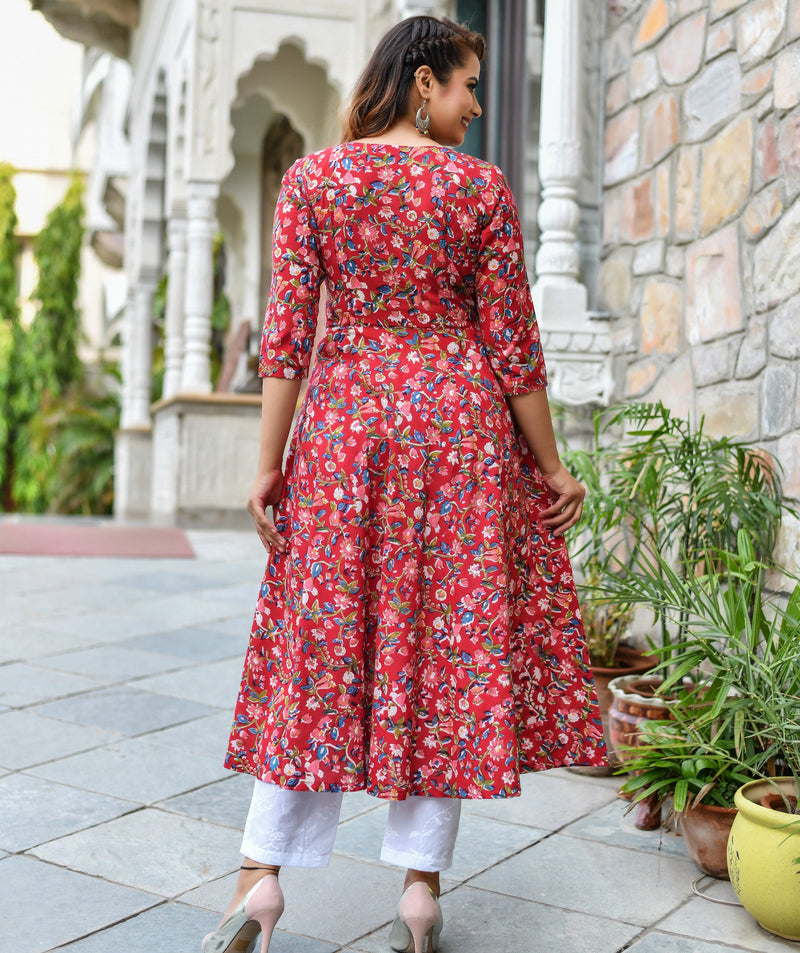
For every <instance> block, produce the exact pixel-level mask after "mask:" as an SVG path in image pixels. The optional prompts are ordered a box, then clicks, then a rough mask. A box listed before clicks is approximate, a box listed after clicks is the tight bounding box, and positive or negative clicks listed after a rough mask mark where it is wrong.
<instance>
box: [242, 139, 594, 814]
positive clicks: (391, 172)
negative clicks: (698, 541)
mask: <svg viewBox="0 0 800 953" xmlns="http://www.w3.org/2000/svg"><path fill="white" fill-rule="evenodd" d="M323 279H324V280H325V283H326V290H327V315H326V332H325V335H324V337H323V339H322V341H321V343H320V345H319V347H318V353H317V360H316V362H315V364H314V367H313V370H312V373H311V378H310V381H309V387H308V390H307V393H306V396H305V398H304V401H303V404H302V407H301V410H300V413H299V416H298V420H297V423H296V426H295V431H294V436H293V438H292V443H291V446H290V450H289V454H288V457H287V462H286V467H285V477H286V481H285V489H284V495H283V499H282V500H281V503H280V506H279V507H278V508H277V512H276V522H277V526H278V530H279V532H281V533H282V534H283V535H284V536H285V537H286V538H287V540H288V549H287V551H286V552H285V553H278V552H272V553H271V554H270V556H269V560H268V563H267V567H266V572H265V575H264V580H263V583H262V586H261V592H260V596H259V599H258V602H257V606H256V612H255V618H254V622H253V628H252V633H251V638H250V644H249V648H248V652H247V656H246V659H245V665H244V673H243V678H242V685H241V690H240V693H239V698H238V702H237V706H236V712H235V722H234V726H233V730H232V732H231V736H230V743H229V751H228V756H227V760H226V764H227V766H228V767H230V768H232V769H235V770H238V771H245V772H248V773H250V774H253V775H255V776H256V777H259V778H261V779H262V780H264V781H270V782H273V783H277V784H280V785H283V786H286V787H290V788H295V789H297V790H319V791H322V790H329V791H350V790H361V789H366V790H367V791H369V792H370V793H371V794H374V795H377V796H379V797H385V798H404V797H407V796H409V795H433V796H445V797H469V798H488V797H502V796H511V795H516V794H518V793H519V790H520V788H519V775H520V772H523V771H533V770H541V769H545V768H551V767H557V766H560V765H569V764H603V763H605V750H604V746H603V731H602V726H601V722H600V717H599V713H598V709H597V702H596V697H595V694H594V688H593V684H592V680H591V674H590V670H589V668H588V663H587V657H586V651H585V644H584V638H583V632H582V627H581V623H580V615H579V610H578V604H577V600H576V596H575V588H574V583H573V578H572V573H571V569H570V564H569V559H568V557H567V553H566V550H565V548H564V544H563V541H562V540H561V539H560V538H556V537H554V536H553V535H552V534H551V533H550V532H549V531H548V530H547V529H546V528H544V527H542V526H540V525H539V524H538V522H537V514H538V513H539V512H540V510H541V509H543V508H544V507H545V506H546V505H548V502H549V495H548V491H547V488H546V486H545V484H544V482H543V480H542V478H541V474H540V473H539V471H538V469H537V468H536V464H535V462H534V460H533V458H532V456H531V454H530V452H529V450H528V448H527V447H526V445H525V441H524V438H523V437H522V436H521V434H519V433H518V432H517V431H516V429H515V426H514V423H513V420H512V417H511V414H510V412H509V409H508V405H507V402H506V400H505V398H506V396H508V395H510V394H520V393H525V392H527V391H530V390H534V389H538V388H543V387H545V386H546V376H545V368H544V362H543V358H542V354H541V348H540V342H539V333H538V329H537V325H536V318H535V315H534V311H533V306H532V303H531V297H530V290H529V287H528V281H527V276H526V272H525V264H524V260H523V253H522V237H521V233H520V227H519V222H518V217H517V213H516V210H515V206H514V202H513V198H512V196H511V193H510V191H509V189H508V186H507V185H506V183H505V181H504V179H503V177H502V174H501V173H500V171H499V170H498V169H497V168H496V167H494V166H492V165H489V164H488V163H485V162H482V161H480V160H477V159H474V158H472V157H470V156H466V155H462V154H460V153H457V152H454V151H452V150H449V149H443V148H440V147H430V148H428V147H422V148H419V147H410V148H404V147H398V146H390V145H384V144H366V143H349V144H344V145H340V146H336V147H333V148H331V149H327V150H324V151H322V152H319V153H315V154H313V155H311V156H308V157H306V158H304V159H301V160H299V161H298V162H297V163H295V165H294V166H293V167H292V168H291V169H290V170H289V171H288V172H287V174H286V176H285V177H284V181H283V187H282V191H281V196H280V198H279V201H278V206H277V210H276V217H275V228H274V234H273V276H272V286H271V293H270V302H269V306H268V309H267V314H266V318H265V325H264V335H263V340H262V351H261V360H260V373H261V374H262V376H282V377H287V378H294V377H298V376H302V375H304V374H306V373H307V371H308V368H309V365H310V359H311V350H312V342H313V339H314V333H315V327H316V312H317V305H318V300H319V286H320V283H321V281H322V280H323Z"/></svg>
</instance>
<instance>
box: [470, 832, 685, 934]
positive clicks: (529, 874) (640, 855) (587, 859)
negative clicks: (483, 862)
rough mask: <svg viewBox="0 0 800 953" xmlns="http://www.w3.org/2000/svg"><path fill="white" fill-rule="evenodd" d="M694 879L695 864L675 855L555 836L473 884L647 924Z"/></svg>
mask: <svg viewBox="0 0 800 953" xmlns="http://www.w3.org/2000/svg"><path fill="white" fill-rule="evenodd" d="M695 878H696V870H695V867H694V865H693V864H692V863H690V862H689V861H686V860H681V859H680V858H677V857H665V856H654V855H652V854H649V853H646V852H643V851H637V850H629V849H627V848H624V847H616V846H614V845H613V844H603V843H598V842H595V841H583V840H578V839H577V838H573V837H567V836H565V835H563V834H553V835H552V836H550V837H548V838H547V839H546V840H543V841H541V842H540V843H538V844H534V845H533V847H529V848H528V849H527V850H524V851H522V853H520V854H517V855H516V856H515V857H511V858H509V859H508V860H505V861H503V862H502V863H500V864H497V866H495V867H493V868H492V869H491V870H489V871H487V873H485V874H481V875H480V876H478V877H476V878H475V880H473V881H471V884H472V885H473V886H476V887H481V888H483V889H486V890H494V891H496V892H498V893H505V894H509V895H510V896H516V897H523V898H525V899H527V900H535V901H537V902H539V903H546V904H550V905H552V906H557V907H563V908H565V909H567V910H577V911H579V912H582V913H588V914H591V915H594V916H604V917H609V918H611V919H614V920H622V921H625V922H627V923H632V924H639V925H641V926H648V925H649V924H651V923H654V922H656V921H657V920H659V919H660V918H661V917H664V916H666V915H667V914H669V913H671V912H672V911H673V910H674V909H675V908H676V907H678V906H680V905H681V904H682V903H684V902H685V900H686V896H687V892H688V891H690V889H691V883H692V881H693V880H694V879H695Z"/></svg>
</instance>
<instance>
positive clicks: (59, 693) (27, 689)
mask: <svg viewBox="0 0 800 953" xmlns="http://www.w3.org/2000/svg"><path fill="white" fill-rule="evenodd" d="M92 688H97V681H96V680H94V679H91V678H84V677H83V676H81V675H71V674H67V673H65V672H53V671H51V670H50V669H46V668H42V667H41V666H39V665H29V664H28V663H27V662H12V663H11V664H10V665H3V666H0V702H2V703H3V704H4V705H7V706H8V707H9V708H22V707H24V706H25V705H34V704H36V703H37V702H41V701H45V700H47V699H50V698H61V697H63V696H66V695H75V694H77V693H78V692H85V691H87V689H92Z"/></svg>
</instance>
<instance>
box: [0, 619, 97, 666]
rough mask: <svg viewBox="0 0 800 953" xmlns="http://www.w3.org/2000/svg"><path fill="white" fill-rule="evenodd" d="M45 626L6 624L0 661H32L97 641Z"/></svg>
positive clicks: (0, 642)
mask: <svg viewBox="0 0 800 953" xmlns="http://www.w3.org/2000/svg"><path fill="white" fill-rule="evenodd" d="M45 626H46V623H44V622H43V623H42V624H41V625H40V626H36V625H27V624H26V625H15V626H11V625H4V626H3V627H2V629H0V661H7V662H10V661H32V660H35V659H39V658H45V657H46V656H48V655H54V654H55V653H57V652H68V651H69V650H70V649H82V648H86V647H87V646H88V645H92V644H94V642H95V641H96V640H93V639H86V638H84V637H83V636H80V635H70V634H68V633H66V632H62V631H61V630H60V629H52V628H46V627H45Z"/></svg>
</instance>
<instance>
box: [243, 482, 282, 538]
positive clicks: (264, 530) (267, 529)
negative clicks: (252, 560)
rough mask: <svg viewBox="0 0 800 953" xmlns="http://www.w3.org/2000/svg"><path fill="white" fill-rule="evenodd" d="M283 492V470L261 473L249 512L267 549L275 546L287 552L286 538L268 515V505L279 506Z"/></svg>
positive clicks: (253, 490)
mask: <svg viewBox="0 0 800 953" xmlns="http://www.w3.org/2000/svg"><path fill="white" fill-rule="evenodd" d="M282 492H283V473H282V471H281V470H267V471H266V472H264V473H259V475H258V476H257V477H256V481H255V483H254V484H253V489H252V491H251V493H250V499H249V500H248V501H247V512H248V513H249V514H250V515H251V516H252V517H253V522H254V523H255V524H256V532H257V533H258V535H259V538H260V539H261V542H262V543H263V544H264V548H265V549H267V550H270V549H272V548H273V547H274V548H275V549H277V550H278V552H281V553H283V552H286V540H285V539H284V538H283V537H282V536H281V535H280V534H279V533H278V531H277V529H276V528H275V524H274V523H273V522H272V520H271V519H270V518H269V516H267V507H268V506H277V505H278V503H279V502H280V499H281V493H282Z"/></svg>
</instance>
